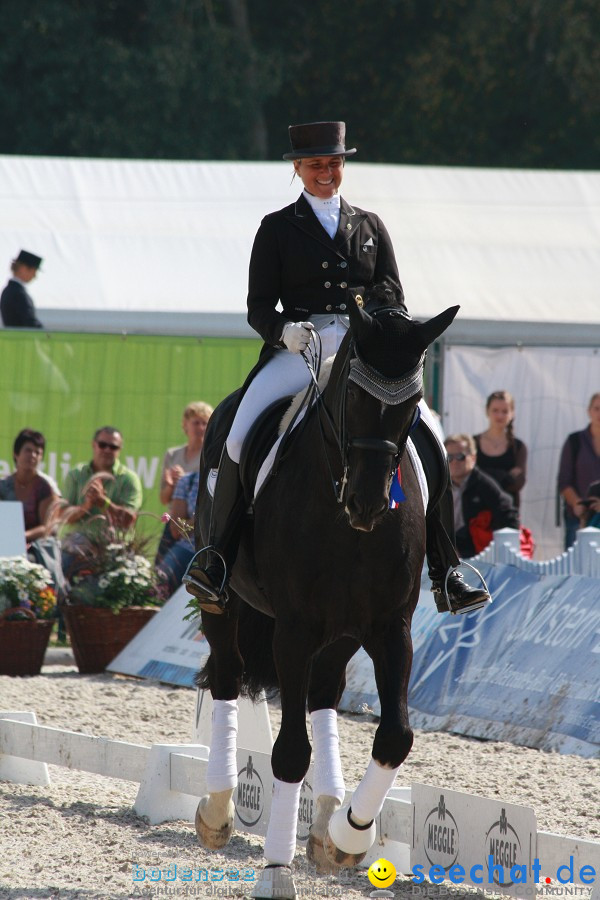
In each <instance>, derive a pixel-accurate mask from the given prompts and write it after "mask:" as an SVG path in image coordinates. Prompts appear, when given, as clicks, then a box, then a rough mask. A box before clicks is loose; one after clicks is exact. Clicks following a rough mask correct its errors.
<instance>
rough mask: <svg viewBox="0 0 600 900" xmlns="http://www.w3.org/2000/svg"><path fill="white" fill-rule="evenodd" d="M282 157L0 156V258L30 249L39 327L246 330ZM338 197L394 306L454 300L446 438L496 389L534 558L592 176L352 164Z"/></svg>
mask: <svg viewBox="0 0 600 900" xmlns="http://www.w3.org/2000/svg"><path fill="white" fill-rule="evenodd" d="M290 174H291V167H290V165H289V164H288V163H284V162H280V163H217V162H206V163H198V162H138V161H123V160H89V159H59V158H42V157H16V156H4V157H0V197H1V200H2V202H1V205H0V261H1V260H5V265H6V274H7V276H8V266H9V263H10V260H11V259H12V258H13V257H14V256H15V255H16V253H17V252H18V251H19V249H21V248H24V249H26V250H29V251H31V252H33V253H36V254H39V255H40V256H43V257H44V264H43V271H42V272H41V274H40V276H39V278H38V279H37V281H35V282H34V284H33V285H32V288H31V293H32V295H33V297H34V300H35V303H36V307H37V309H38V313H39V317H40V319H41V320H42V321H43V322H44V324H45V325H46V326H47V327H48V328H51V329H52V328H54V329H62V330H98V331H121V330H127V331H135V332H151V333H155V334H156V333H158V334H167V333H178V334H198V335H224V336H231V335H248V334H251V333H252V332H250V330H249V328H248V326H247V324H246V318H245V312H244V310H245V297H246V289H247V268H248V259H249V255H250V249H251V246H252V240H253V237H254V234H255V231H256V229H257V227H258V223H259V222H260V219H261V218H262V216H263V215H265V213H267V212H269V211H271V210H274V209H277V208H280V207H282V206H284V205H286V204H288V203H290V202H292V201H293V200H294V199H295V197H296V196H297V195H298V193H299V191H300V185H299V183H298V181H297V180H295V181H294V182H293V183H290ZM344 195H345V196H346V197H348V199H350V200H351V202H352V203H355V204H357V205H358V206H362V207H363V208H365V209H371V210H374V211H375V212H377V213H378V214H379V215H380V216H381V218H382V220H383V221H384V222H385V224H386V225H387V227H388V230H389V231H390V234H391V236H392V240H393V242H394V246H395V248H396V255H397V258H398V266H399V270H400V276H401V279H402V283H403V285H404V289H405V293H406V297H407V302H408V305H409V309H410V310H411V312H412V313H413V314H414V315H417V316H425V315H430V314H433V313H436V312H439V311H440V310H441V309H443V308H445V307H446V306H450V305H454V304H460V305H461V310H460V313H459V317H458V320H457V321H456V322H455V323H454V324H453V326H452V327H451V329H450V330H449V331H448V332H447V335H446V344H445V352H444V355H443V358H442V368H443V409H441V410H440V412H442V414H443V421H444V426H445V429H446V431H447V432H448V431H468V432H473V431H478V430H480V429H482V428H483V427H485V419H484V415H483V403H484V398H485V396H486V395H487V394H488V393H489V392H491V391H492V390H496V389H500V388H506V389H508V390H511V392H512V393H514V395H515V397H516V401H517V426H516V431H517V434H518V435H519V436H520V437H521V438H522V439H523V440H525V442H526V443H527V444H528V446H529V449H530V467H529V477H528V483H527V486H526V488H525V491H524V498H523V499H524V506H523V522H524V523H525V524H527V525H528V526H529V527H530V528H532V530H533V531H534V534H535V536H536V538H537V539H538V544H539V555H540V557H547V556H548V555H550V552H557V551H558V550H559V545H560V538H559V533H558V531H557V530H556V529H555V528H554V526H553V519H554V495H555V491H554V484H555V477H556V467H557V462H558V454H559V451H560V447H561V444H562V442H563V440H564V438H565V436H566V434H567V433H568V432H569V431H572V430H575V429H576V428H582V427H584V426H585V425H586V423H587V417H586V414H585V408H586V405H587V401H588V399H589V396H590V394H591V393H592V392H593V391H596V390H600V356H599V354H598V347H599V346H600V324H599V318H600V317H599V314H598V310H599V309H600V297H599V287H598V286H599V285H600V173H598V172H547V171H521V170H512V169H488V170H486V169H463V168H431V167H421V166H389V165H369V164H366V163H360V162H350V163H349V164H348V166H347V171H346V173H345V178H344Z"/></svg>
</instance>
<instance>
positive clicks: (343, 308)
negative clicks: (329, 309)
mask: <svg viewBox="0 0 600 900" xmlns="http://www.w3.org/2000/svg"><path fill="white" fill-rule="evenodd" d="M340 309H341V310H342V312H343V311H344V310H345V309H346V304H345V303H340Z"/></svg>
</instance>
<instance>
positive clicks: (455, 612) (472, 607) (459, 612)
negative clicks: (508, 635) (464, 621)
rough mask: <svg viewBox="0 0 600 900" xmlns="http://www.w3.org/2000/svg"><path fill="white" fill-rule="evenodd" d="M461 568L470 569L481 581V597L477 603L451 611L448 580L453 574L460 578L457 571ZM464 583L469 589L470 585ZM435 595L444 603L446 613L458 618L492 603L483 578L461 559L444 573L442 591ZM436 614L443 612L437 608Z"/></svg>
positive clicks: (476, 570) (473, 567) (460, 574)
mask: <svg viewBox="0 0 600 900" xmlns="http://www.w3.org/2000/svg"><path fill="white" fill-rule="evenodd" d="M461 566H466V567H467V568H468V569H471V571H472V572H475V574H476V575H477V577H478V578H479V580H480V581H481V584H482V585H483V590H482V591H481V594H482V596H481V598H480V599H479V600H478V601H475V602H474V603H472V604H471V605H470V606H467V607H464V608H463V609H453V608H452V604H451V603H450V597H449V596H448V579H449V578H450V576H451V575H453V574H454V572H457V574H458V575H459V576H460V577H461V578H462V573H461V572H459V571H458V570H459V569H460V568H461ZM463 580H464V579H463ZM464 583H465V584H466V585H467V587H469V588H471V585H470V584H468V583H467V582H466V581H465V582H464ZM471 590H473V591H476V590H477V588H471ZM435 593H437V594H439V595H440V598H441V599H442V600H443V601H445V603H446V606H447V612H449V613H450V615H452V616H460V615H465V614H466V613H471V612H475V610H477V609H482V608H483V607H484V606H488V605H489V604H490V603H492V595H491V594H490V590H489V588H488V586H487V584H486V581H485V578H484V577H483V575H482V574H481V572H480V571H479V569H476V568H475V566H473V565H471V563H468V562H467V561H466V560H464V559H461V561H460V564H459V565H458V566H455V567H454V568H453V567H452V566H451V567H450V568H449V569H448V571H447V572H446V577H445V579H444V586H443V589H442V590H441V591H435ZM436 606H437V603H436ZM438 612H443V610H440V608H439V607H438Z"/></svg>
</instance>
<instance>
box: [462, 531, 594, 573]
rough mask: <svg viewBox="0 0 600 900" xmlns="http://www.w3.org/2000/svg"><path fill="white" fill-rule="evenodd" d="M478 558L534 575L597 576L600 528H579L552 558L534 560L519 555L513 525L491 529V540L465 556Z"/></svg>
mask: <svg viewBox="0 0 600 900" xmlns="http://www.w3.org/2000/svg"><path fill="white" fill-rule="evenodd" d="M469 562H470V563H472V564H473V565H475V566H476V565H477V563H478V562H486V563H503V564H504V565H508V566H516V568H517V569H522V570H523V571H525V572H531V573H532V574H534V575H585V576H586V577H587V578H600V528H581V529H580V530H579V531H578V532H577V540H576V542H575V544H574V545H573V546H572V547H569V549H568V550H565V552H564V553H560V554H559V555H558V556H555V557H554V558H553V559H546V560H540V561H538V560H534V559H528V558H527V557H525V556H521V553H520V552H519V532H518V531H516V530H515V529H514V528H501V529H500V530H499V531H495V532H494V539H493V541H492V542H491V544H488V546H487V547H486V548H485V550H482V551H481V553H478V554H477V556H474V557H473V558H472V559H469Z"/></svg>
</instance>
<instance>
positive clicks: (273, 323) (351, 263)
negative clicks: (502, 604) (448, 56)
mask: <svg viewBox="0 0 600 900" xmlns="http://www.w3.org/2000/svg"><path fill="white" fill-rule="evenodd" d="M289 135H290V142H291V146H292V150H291V152H289V153H285V154H284V157H283V158H284V159H288V160H292V161H293V165H294V173H295V174H296V175H298V176H299V177H300V179H301V181H302V183H303V185H304V190H303V191H302V194H301V195H300V197H299V198H298V200H296V202H295V203H292V204H291V205H290V206H287V207H285V208H284V209H281V210H279V211H278V212H274V213H270V214H269V215H267V216H265V218H264V219H263V220H262V222H261V225H260V228H259V229H258V232H257V234H256V237H255V239H254V246H253V248H252V255H251V258H250V273H249V291H248V321H249V323H250V325H251V326H252V327H253V328H254V329H255V330H256V331H257V332H258V333H259V334H260V336H261V337H262V338H263V340H264V341H265V347H264V348H263V352H262V353H261V360H260V364H259V367H258V371H257V374H256V375H254V377H253V378H252V380H251V381H250V383H249V385H248V387H247V388H246V390H245V392H244V394H243V397H242V400H241V402H240V404H239V407H238V410H237V413H236V416H235V419H234V421H233V425H232V428H231V430H230V432H229V435H228V438H227V441H226V445H225V447H224V450H223V454H222V456H221V461H220V464H219V474H218V478H217V484H216V487H215V496H214V500H213V509H212V515H211V527H210V551H209V553H210V555H209V558H208V560H206V561H205V563H206V562H207V561H208V562H209V563H210V564H208V565H206V564H204V565H202V566H201V565H200V563H201V553H198V554H196V556H195V557H194V559H193V560H192V561H191V563H190V566H189V567H188V571H187V573H186V575H185V576H184V579H183V581H184V582H185V584H186V586H187V589H188V591H189V592H190V593H192V594H194V596H196V597H197V598H198V599H199V601H200V602H199V605H200V606H201V607H202V609H205V610H207V611H208V612H221V611H222V610H223V608H224V606H225V604H226V600H227V592H226V588H227V582H228V579H229V574H230V572H231V569H232V567H233V563H234V561H235V555H236V552H237V545H238V541H239V534H240V529H241V512H242V511H243V504H242V503H241V502H240V498H241V494H242V488H241V484H240V481H239V475H238V464H239V461H240V456H241V450H242V444H243V442H244V438H245V437H246V435H247V433H248V430H249V429H250V426H251V425H252V424H253V422H254V421H255V419H256V417H257V415H258V414H259V413H260V412H261V411H262V410H264V409H266V408H267V407H268V406H269V405H270V404H271V403H272V402H273V401H275V400H277V399H280V398H282V397H285V396H287V395H291V394H296V393H297V392H298V391H301V390H302V389H304V388H306V387H307V385H308V382H309V377H310V376H309V373H308V370H307V367H306V365H305V362H304V359H303V358H302V356H301V353H302V351H303V350H305V349H306V348H307V346H308V344H309V341H310V337H311V332H312V331H314V330H316V331H318V332H319V335H320V339H321V344H322V358H323V359H326V358H327V357H328V356H331V355H333V354H334V353H335V352H336V351H337V349H338V347H339V346H340V344H341V342H342V338H343V337H344V335H345V333H346V331H347V329H348V327H349V320H348V316H347V314H346V310H347V308H348V304H349V303H353V302H354V298H355V297H356V296H357V295H359V294H360V295H363V294H365V292H366V291H367V290H369V289H370V288H372V287H374V286H375V285H378V286H381V287H383V288H387V289H389V290H390V291H391V292H392V293H393V295H394V297H395V299H396V302H397V301H398V300H400V301H401V302H402V304H404V300H403V296H404V295H403V292H402V286H401V284H400V279H399V276H398V268H397V265H396V259H395V256H394V250H393V247H392V243H391V240H390V236H389V234H388V233H387V231H386V229H385V226H384V225H383V223H382V222H381V220H380V219H379V218H378V216H376V215H375V214H374V213H371V212H366V211H365V210H363V209H359V208H358V207H356V206H351V205H350V204H349V203H347V202H346V201H345V200H344V199H343V198H342V197H341V196H340V194H339V188H340V185H341V183H342V177H343V174H344V162H345V158H346V157H347V156H352V155H354V154H355V153H356V150H355V149H354V148H352V149H346V147H345V135H346V126H345V123H344V122H310V123H308V124H304V125H291V126H290V128H289ZM278 303H280V304H281V307H282V310H281V311H279V310H278V309H277V304H278ZM446 495H447V497H446ZM446 495H445V497H446V503H443V502H440V503H439V504H438V507H439V509H438V510H437V512H436V511H434V513H433V514H430V513H428V516H427V553H428V560H429V568H430V577H431V580H432V590H433V592H434V596H435V598H436V602H437V603H438V608H439V609H440V611H441V612H444V611H448V603H447V601H446V599H445V598H446V594H445V592H444V582H445V580H446V575H447V573H448V572H449V570H450V569H453V568H454V567H455V566H456V565H458V557H457V556H456V553H455V551H454V550H453V543H451V542H452V541H453V537H454V518H453V516H454V514H453V508H452V505H451V504H452V494H451V492H450V491H449V490H448V491H446ZM448 498H449V503H450V506H449V507H448ZM442 500H444V498H442ZM442 507H445V513H444V514H442V512H441V510H442ZM440 516H441V518H443V525H442V521H441V518H440ZM444 526H445V530H446V532H447V534H448V535H449V537H450V540H447V539H446V540H444V539H443V535H442V539H438V538H440V535H441V531H440V529H441V530H442V531H443V528H444ZM447 595H448V599H449V601H450V608H451V610H452V611H453V612H468V611H470V610H472V609H476V608H478V607H479V606H481V605H483V604H484V603H487V602H489V600H490V598H489V594H488V593H487V592H486V591H482V590H479V589H478V590H475V589H473V588H470V587H469V586H468V585H467V584H466V583H465V582H464V581H463V580H462V577H461V576H460V574H459V573H458V572H454V571H452V572H451V573H450V575H449V577H448V579H447Z"/></svg>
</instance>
